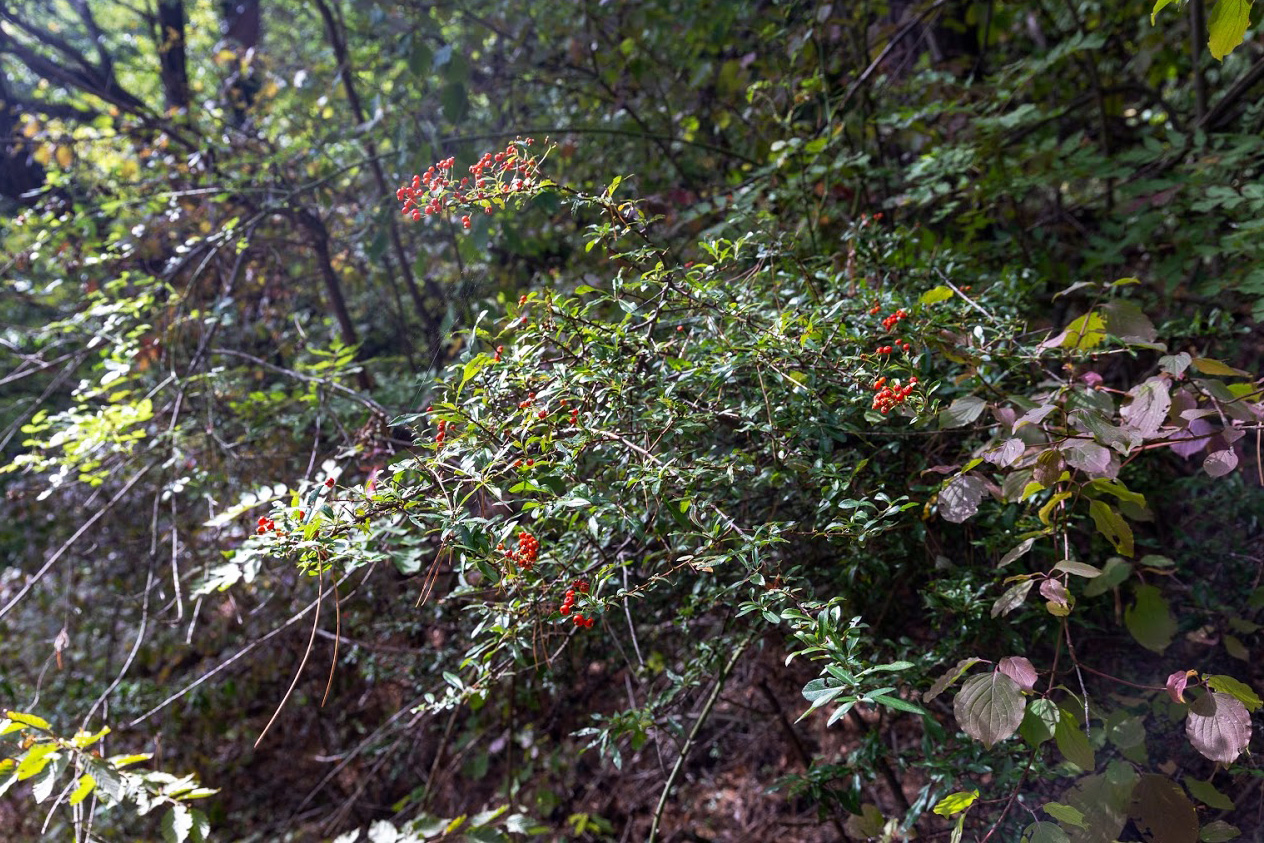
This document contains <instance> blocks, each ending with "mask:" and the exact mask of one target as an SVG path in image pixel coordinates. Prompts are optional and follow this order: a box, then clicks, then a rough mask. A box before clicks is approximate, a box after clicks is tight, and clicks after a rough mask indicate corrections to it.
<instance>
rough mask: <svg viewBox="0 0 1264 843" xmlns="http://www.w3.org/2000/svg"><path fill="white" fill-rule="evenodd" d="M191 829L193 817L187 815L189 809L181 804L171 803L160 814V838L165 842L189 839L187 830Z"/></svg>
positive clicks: (182, 842)
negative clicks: (165, 810)
mask: <svg viewBox="0 0 1264 843" xmlns="http://www.w3.org/2000/svg"><path fill="white" fill-rule="evenodd" d="M192 830H193V818H192V817H191V816H189V809H188V808H186V807H184V806H183V805H180V804H176V805H172V806H171V808H170V809H169V810H168V811H167V813H165V814H163V815H162V839H163V840H164V841H165V843H184V841H186V840H188V839H189V832H190V831H192Z"/></svg>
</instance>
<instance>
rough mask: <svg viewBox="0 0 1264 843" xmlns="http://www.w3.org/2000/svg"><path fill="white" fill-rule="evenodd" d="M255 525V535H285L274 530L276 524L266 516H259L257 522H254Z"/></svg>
mask: <svg viewBox="0 0 1264 843" xmlns="http://www.w3.org/2000/svg"><path fill="white" fill-rule="evenodd" d="M255 524H256V526H255V533H257V534H258V535H261V536H262V535H263V534H264V533H267V532H269V531H270V532H273V533H276V534H277V535H278V536H283V535H285V533H283V532H281V531H280V530H278V529H277V528H276V522H275V521H273V520H272V519H271V518H269V517H268V516H266V515H260V516H259V520H258V521H257V522H255Z"/></svg>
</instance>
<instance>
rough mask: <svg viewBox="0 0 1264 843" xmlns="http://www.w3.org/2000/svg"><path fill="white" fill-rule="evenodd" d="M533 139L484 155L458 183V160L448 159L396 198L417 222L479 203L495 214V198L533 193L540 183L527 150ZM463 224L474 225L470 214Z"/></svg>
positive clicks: (536, 163) (535, 163)
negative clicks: (449, 208)
mask: <svg viewBox="0 0 1264 843" xmlns="http://www.w3.org/2000/svg"><path fill="white" fill-rule="evenodd" d="M533 143H535V141H534V140H533V139H532V138H526V139H525V140H521V141H515V142H513V143H511V144H509V145H508V146H506V147H505V150H504V151H503V152H496V153H494V154H493V153H491V152H487V153H484V154H483V157H482V158H481V159H479V161H478V163H477V164H473V165H471V166H470V175H468V176H463V177H461V179H460V180H459V181H458V180H457V178H456V177H455V176H454V175H453V174H452V169H453V167H455V166H456V159H455V158H445V159H443V160H442V161H438V162H436V163H434V164H431V165H430V167H429V169H427V170H426V172H424V173H422V174H421V175H416V176H413V178H412V181H411V182H409V183H408V184H405V185H403V186H401V187H400V188H399V189H398V190H396V191H395V199H396V201H398V202H402V203H403V214H404V216H406V217H408V218H410V219H412V220H413V221H414V222H417V221H420V220H421V218H422V217H423V216H433V215H435V214H439V213H441V212H442V211H443V209H444V207H445V206H446V207H457V206H460V205H469V204H472V203H478V204H479V205H481V206H482V208H483V211H484V212H485V213H488V214H490V213H491V212H492V203H491V199H492V197H493V196H507V195H511V194H515V193H522V192H524V191H528V190H530V189H531V188H532V187H534V186H537V185H538V184H539V166H540V162H539V161H538V160H537V159H536V158H535V156H527V155H526V147H528V146H531V145H532V144H533ZM461 225H462V227H464V228H465V229H467V230H468V229H469V227H470V225H472V221H471V219H470V215H469V214H464V215H463V216H462V217H461Z"/></svg>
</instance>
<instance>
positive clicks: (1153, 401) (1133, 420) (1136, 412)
mask: <svg viewBox="0 0 1264 843" xmlns="http://www.w3.org/2000/svg"><path fill="white" fill-rule="evenodd" d="M1169 388H1170V385H1169V383H1168V381H1167V379H1166V378H1150V379H1149V380H1147V381H1146V382H1145V383H1142V384H1138V385H1137V386H1135V387H1133V388H1132V389H1131V390H1129V392H1128V395H1129V396H1131V397H1132V400H1131V401H1129V402H1128V403H1127V404H1125V405H1124V406H1123V407H1121V408H1120V409H1119V415H1120V416H1122V417H1123V420H1124V421H1125V422H1126V423H1127V424H1128V426H1129V427H1131V428H1133V429H1134V430H1136V431H1137V432H1138V433H1140V434H1141V436H1142V437H1143V438H1145V439H1151V438H1153V437H1154V435H1155V434H1156V433H1158V430H1159V427H1160V426H1162V424H1163V422H1164V421H1165V420H1166V419H1167V411H1168V409H1169V408H1170V407H1171V406H1172V396H1171V395H1170V394H1168V390H1169Z"/></svg>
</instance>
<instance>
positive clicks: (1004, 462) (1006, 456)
mask: <svg viewBox="0 0 1264 843" xmlns="http://www.w3.org/2000/svg"><path fill="white" fill-rule="evenodd" d="M1025 450H1027V445H1026V443H1024V442H1023V440H1021V439H1006V440H1005V441H1004V442H1002V443H1001V444H1000V445H997V446H996V447H995V448H992V449H991V450H989V451H985V452H984V454H983V459H985V460H987V461H988V462H990V463H992V464H993V465H995V466H999V467H1001V468H1008V467H1009V466H1010V465H1012V464H1013V462H1014V460H1016V459H1018V458H1019V457H1021V456H1022V455H1023V451H1025Z"/></svg>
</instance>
